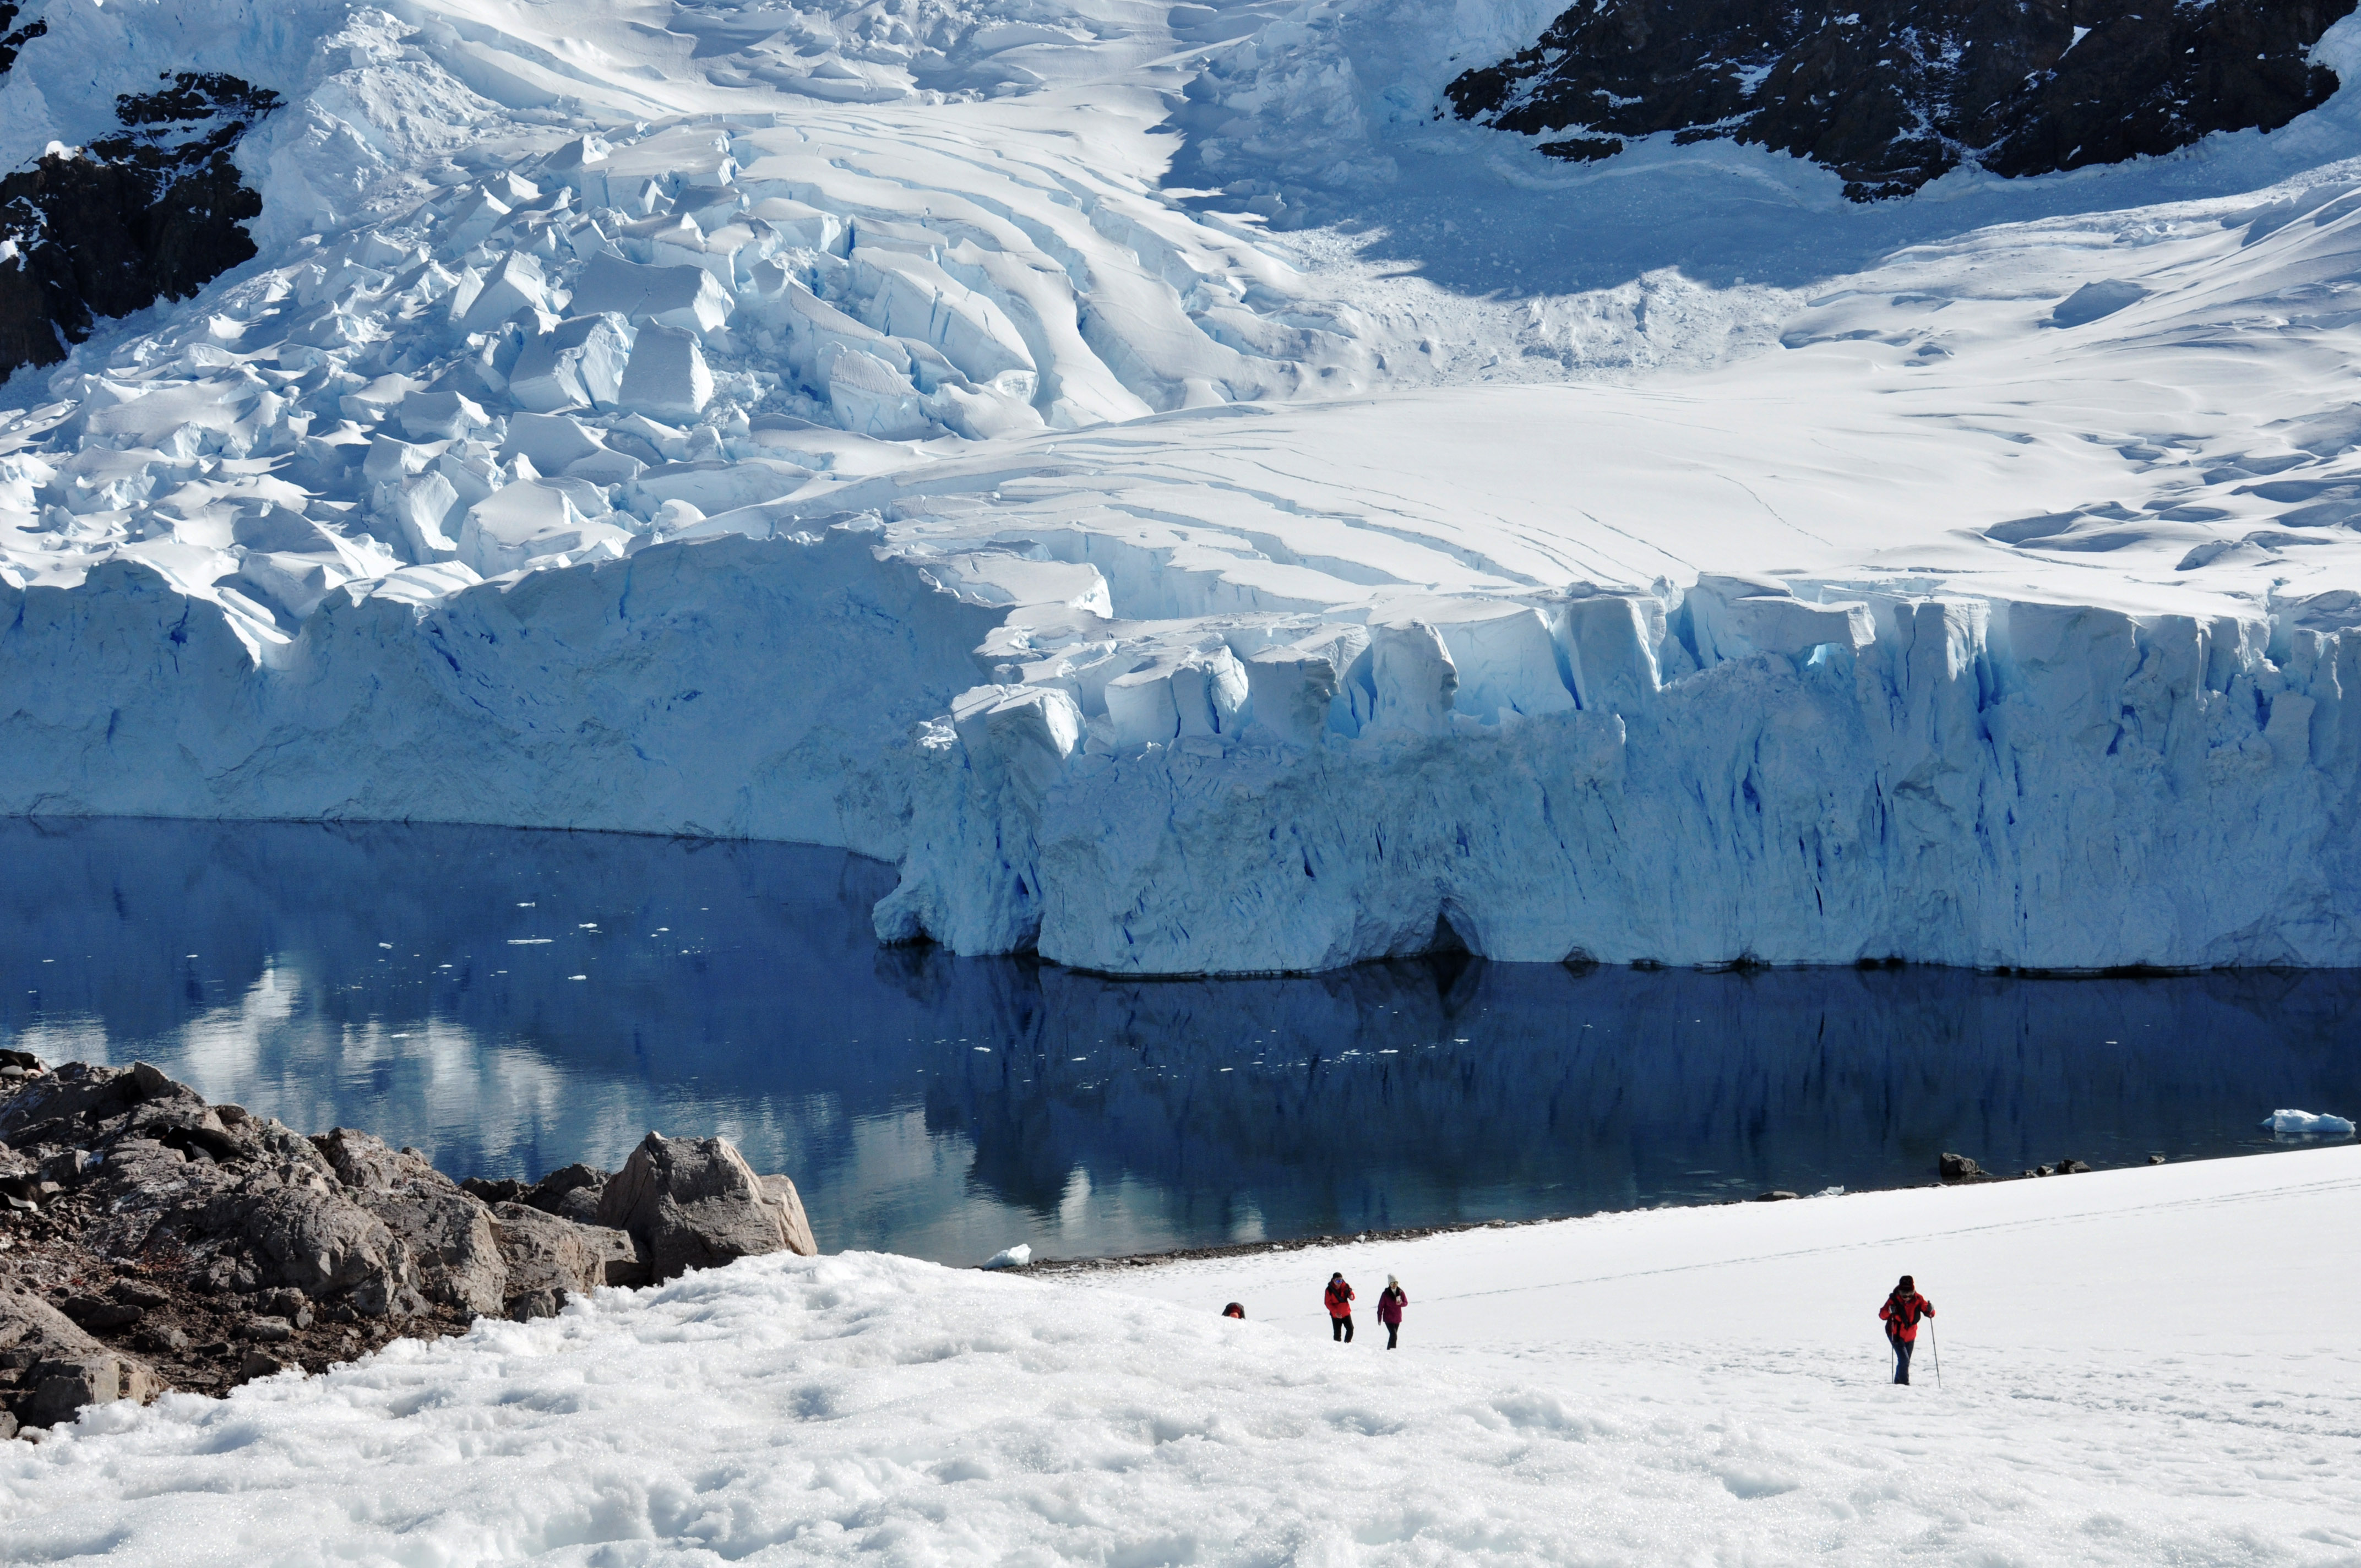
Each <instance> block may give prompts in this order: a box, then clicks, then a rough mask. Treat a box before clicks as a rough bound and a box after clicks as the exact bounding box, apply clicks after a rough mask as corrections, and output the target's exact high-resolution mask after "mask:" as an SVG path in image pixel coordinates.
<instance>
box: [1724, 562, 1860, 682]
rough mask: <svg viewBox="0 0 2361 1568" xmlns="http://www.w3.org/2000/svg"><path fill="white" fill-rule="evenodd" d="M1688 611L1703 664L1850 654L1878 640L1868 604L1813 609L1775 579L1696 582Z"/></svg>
mask: <svg viewBox="0 0 2361 1568" xmlns="http://www.w3.org/2000/svg"><path fill="white" fill-rule="evenodd" d="M1683 608H1684V609H1686V610H1687V611H1688V616H1689V630H1690V634H1691V636H1692V637H1693V638H1694V639H1695V641H1696V644H1697V661H1698V663H1703V664H1707V665H1711V664H1714V663H1719V662H1720V661H1722V660H1724V659H1743V658H1748V657H1750V656H1752V655H1753V654H1756V653H1784V654H1787V655H1789V656H1790V657H1793V656H1795V655H1798V654H1803V653H1808V652H1811V651H1812V650H1813V649H1815V648H1817V647H1819V646H1821V645H1823V644H1825V643H1831V642H1833V643H1835V644H1837V645H1838V646H1839V647H1841V648H1843V649H1844V650H1845V651H1846V652H1853V651H1855V650H1857V649H1861V648H1866V647H1868V646H1869V645H1870V644H1871V643H1872V642H1874V641H1876V640H1877V628H1876V623H1875V621H1874V620H1873V619H1872V617H1871V615H1870V612H1869V607H1868V606H1867V605H1865V604H1860V603H1853V602H1846V603H1840V604H1809V603H1806V601H1804V600H1802V599H1799V598H1796V597H1795V592H1794V590H1792V589H1790V588H1789V587H1787V585H1786V584H1784V583H1783V582H1780V581H1778V580H1777V579H1776V578H1773V577H1740V576H1720V575H1717V574H1714V573H1708V574H1706V575H1705V576H1700V577H1698V578H1697V587H1694V588H1692V589H1690V590H1689V594H1688V598H1687V599H1686V602H1685V603H1684V605H1683Z"/></svg>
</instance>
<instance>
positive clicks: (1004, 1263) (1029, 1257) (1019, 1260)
mask: <svg viewBox="0 0 2361 1568" xmlns="http://www.w3.org/2000/svg"><path fill="white" fill-rule="evenodd" d="M2331 1120H2334V1118H2331ZM2352 1130H2353V1124H2351V1123H2350V1122H2347V1123H2346V1124H2345V1131H2346V1132H2348V1133H2349V1132H2351V1131H2352ZM1032 1261H1033V1248H1032V1246H1031V1245H1030V1244H1028V1243H1026V1242H1018V1243H1017V1244H1016V1245H1015V1246H1013V1247H1007V1248H1005V1249H1003V1250H1002V1251H999V1252H996V1253H994V1254H993V1255H991V1256H990V1257H988V1258H985V1259H984V1260H983V1266H984V1267H986V1268H1022V1267H1024V1266H1026V1265H1027V1264H1028V1263H1030V1262H1032Z"/></svg>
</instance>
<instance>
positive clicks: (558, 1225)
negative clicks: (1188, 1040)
mask: <svg viewBox="0 0 2361 1568" xmlns="http://www.w3.org/2000/svg"><path fill="white" fill-rule="evenodd" d="M492 1229H493V1233H494V1234H496V1235H497V1236H498V1237H499V1238H500V1253H501V1255H503V1256H504V1257H506V1258H507V1260H508V1267H509V1276H508V1291H509V1295H508V1300H507V1302H506V1307H507V1310H508V1315H509V1316H510V1317H511V1318H516V1319H519V1320H523V1319H527V1318H547V1317H554V1316H555V1315H556V1312H557V1310H558V1309H559V1308H560V1307H563V1306H564V1305H565V1304H566V1298H567V1297H569V1296H576V1295H583V1294H587V1293H588V1292H589V1291H592V1290H596V1289H597V1288H598V1287H599V1286H601V1285H644V1284H645V1283H647V1278H648V1266H647V1264H646V1263H645V1262H644V1261H643V1260H642V1258H641V1256H640V1250H639V1247H638V1245H637V1244H635V1243H634V1242H633V1241H632V1240H631V1237H630V1236H629V1235H627V1234H624V1233H623V1232H621V1231H617V1230H609V1229H606V1228H604V1227H602V1226H598V1225H582V1224H577V1223H574V1222H573V1221H571V1220H561V1219H559V1218H558V1217H557V1216H556V1215H555V1214H549V1213H544V1212H542V1211H541V1210H539V1209H535V1208H533V1207H531V1206H530V1205H527V1204H523V1203H500V1204H495V1205H494V1206H493V1208H492Z"/></svg>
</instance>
